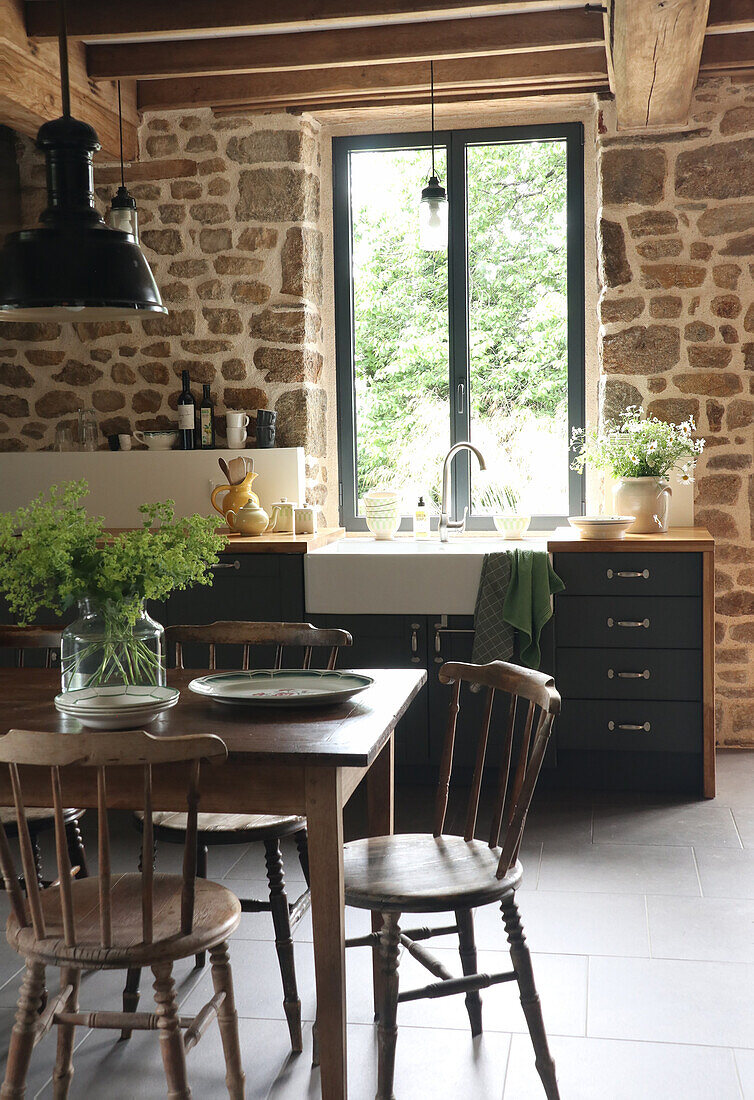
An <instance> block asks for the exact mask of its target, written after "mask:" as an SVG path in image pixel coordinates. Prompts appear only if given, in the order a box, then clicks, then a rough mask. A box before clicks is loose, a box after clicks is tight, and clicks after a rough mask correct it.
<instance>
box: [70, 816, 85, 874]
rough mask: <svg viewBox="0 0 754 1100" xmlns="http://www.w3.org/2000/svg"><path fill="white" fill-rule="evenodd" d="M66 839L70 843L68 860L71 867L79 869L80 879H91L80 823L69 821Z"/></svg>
mask: <svg viewBox="0 0 754 1100" xmlns="http://www.w3.org/2000/svg"><path fill="white" fill-rule="evenodd" d="M65 838H66V841H67V843H68V858H69V859H70V861H71V866H72V867H76V866H77V865H78V867H79V873H78V877H79V878H89V866H88V864H87V862H86V850H85V848H84V838H83V837H82V835H81V828H80V826H79V823H78V821H69V822H68V824H67V825H66V827H65Z"/></svg>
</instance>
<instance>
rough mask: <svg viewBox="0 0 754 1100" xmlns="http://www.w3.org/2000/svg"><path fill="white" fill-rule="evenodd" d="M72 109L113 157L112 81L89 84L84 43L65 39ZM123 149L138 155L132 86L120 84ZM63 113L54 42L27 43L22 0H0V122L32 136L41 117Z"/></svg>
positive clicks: (115, 102)
mask: <svg viewBox="0 0 754 1100" xmlns="http://www.w3.org/2000/svg"><path fill="white" fill-rule="evenodd" d="M68 61H69V68H70V81H71V110H72V113H73V114H74V116H75V117H76V118H80V119H82V121H84V122H88V123H89V125H90V126H93V127H94V129H95V130H96V131H97V136H98V137H99V140H100V143H101V145H102V151H103V153H104V154H105V155H109V156H113V157H117V156H118V151H119V141H118V95H117V90H116V87H115V85H114V84H112V83H107V84H105V83H102V84H92V83H91V82H90V81H89V79H88V77H87V74H86V68H85V63H84V48H83V46H82V45H81V43H79V42H71V43H69V54H68ZM122 98H123V151H124V154H125V156H126V158H127V159H128V160H131V159H133V158H134V157H136V155H137V140H136V126H137V123H138V116H137V113H136V91H135V85H134V82H133V81H129V82H128V83H127V84H125V85H124V86H123V97H122ZM61 113H62V102H61V98H60V63H59V60H58V49H57V43H52V42H40V43H35V44H32V43H30V42H29V41H28V39H27V37H26V29H25V26H24V18H23V4H22V3H21V0H3V2H2V4H0V124H2V125H4V126H9V127H10V128H11V129H12V130H16V131H17V132H18V133H20V134H27V135H28V136H29V137H35V136H36V133H37V130H38V129H39V127H40V126H41V125H42V123H44V122H49V121H50V120H51V119H54V118H58V117H59V115H60V114H61Z"/></svg>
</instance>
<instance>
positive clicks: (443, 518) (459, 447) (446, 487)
mask: <svg viewBox="0 0 754 1100" xmlns="http://www.w3.org/2000/svg"><path fill="white" fill-rule="evenodd" d="M459 451H471V452H472V453H473V454H475V455H476V457H477V460H478V462H479V469H480V470H486V469H487V463H486V462H485V461H484V455H483V454H482V452H481V451H480V450H479V448H478V447H475V446H474V444H473V443H468V442H465V443H456V444H455V446H453V447H451V448H450V450H449V451H448V453H447V454H446V455H445V461H444V462H443V464H442V504H441V506H440V523H439V531H440V542H447V541H448V530H449V529H453V530H454V531H455V530H461V531H463V530H464V529H465V527H466V513H467V512H468V508H464V510H463V519H459V520H452V519H451V518H450V514H449V508H450V505H449V503H448V501H449V498H450V464H451V462H452V461H453V459H454V458H455V456H456V455H457V454H458V452H459Z"/></svg>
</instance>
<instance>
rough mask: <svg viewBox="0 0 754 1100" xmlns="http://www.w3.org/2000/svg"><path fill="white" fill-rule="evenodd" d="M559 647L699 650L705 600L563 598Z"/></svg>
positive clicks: (559, 605) (559, 606) (557, 622)
mask: <svg viewBox="0 0 754 1100" xmlns="http://www.w3.org/2000/svg"><path fill="white" fill-rule="evenodd" d="M555 642H556V645H558V646H559V647H560V646H609V647H610V648H621V647H622V648H624V649H628V648H631V649H642V648H649V649H653V648H657V649H663V648H671V647H677V648H678V649H700V648H701V644H702V601H701V599H700V598H698V597H696V596H565V595H563V597H562V598H561V599H559V600H558V602H557V606H556V610H555Z"/></svg>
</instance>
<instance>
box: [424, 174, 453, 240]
mask: <svg viewBox="0 0 754 1100" xmlns="http://www.w3.org/2000/svg"><path fill="white" fill-rule="evenodd" d="M419 247H420V248H422V249H424V250H425V251H426V252H437V251H439V250H441V249H445V248H447V247H448V196H447V195H446V194H445V188H444V187H441V186H440V182H439V180H438V179H437V176H431V177H430V180H429V183H428V184H427V186H426V187H425V188H424V190H423V191H422V197H421V202H420V203H419Z"/></svg>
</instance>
